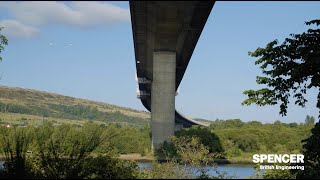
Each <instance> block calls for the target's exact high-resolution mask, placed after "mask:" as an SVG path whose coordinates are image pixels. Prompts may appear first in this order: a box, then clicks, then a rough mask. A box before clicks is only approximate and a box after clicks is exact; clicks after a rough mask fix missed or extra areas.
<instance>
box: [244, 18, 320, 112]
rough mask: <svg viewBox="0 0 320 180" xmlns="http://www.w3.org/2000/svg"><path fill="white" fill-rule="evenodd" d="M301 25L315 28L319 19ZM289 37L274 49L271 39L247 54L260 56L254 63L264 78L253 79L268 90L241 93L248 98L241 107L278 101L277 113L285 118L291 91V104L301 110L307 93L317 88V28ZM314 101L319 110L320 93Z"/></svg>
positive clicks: (319, 84)
mask: <svg viewBox="0 0 320 180" xmlns="http://www.w3.org/2000/svg"><path fill="white" fill-rule="evenodd" d="M305 24H306V25H313V24H315V25H316V26H319V24H320V19H318V20H313V21H309V22H306V23H305ZM290 36H291V38H286V39H285V41H284V42H283V43H282V44H281V45H279V46H276V45H277V44H278V41H277V40H274V41H272V42H270V43H268V44H267V46H266V47H265V48H258V49H256V50H255V51H254V52H249V55H250V56H252V57H260V59H258V60H257V61H256V62H255V64H256V65H258V64H261V66H260V68H261V69H262V73H263V74H265V75H266V76H265V77H261V76H257V79H256V82H257V83H258V84H264V85H267V87H268V88H262V89H260V90H256V91H255V90H246V91H244V92H243V93H244V94H245V95H247V96H248V99H246V100H244V101H243V102H242V105H251V104H253V103H255V104H257V105H259V106H264V105H275V104H277V103H278V102H279V101H280V102H281V104H280V114H281V115H286V113H287V107H288V106H287V105H288V103H289V97H290V93H291V92H293V98H295V100H296V101H295V104H297V105H299V106H302V107H304V106H305V103H306V102H307V99H305V97H304V95H305V94H306V92H307V90H308V89H311V88H317V89H319V88H320V59H319V58H320V29H309V30H308V31H307V32H304V33H302V34H290ZM317 99H318V100H317V105H316V106H317V108H319V109H320V91H319V93H318V97H317ZM319 118H320V115H319Z"/></svg>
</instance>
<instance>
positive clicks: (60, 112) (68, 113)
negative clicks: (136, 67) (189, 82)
mask: <svg viewBox="0 0 320 180" xmlns="http://www.w3.org/2000/svg"><path fill="white" fill-rule="evenodd" d="M0 112H10V113H20V114H31V115H38V116H43V117H55V118H65V119H78V120H96V121H104V122H109V123H111V122H113V123H114V122H126V123H130V124H134V125H136V126H139V127H143V126H144V125H146V121H145V119H143V118H138V117H134V116H128V115H125V114H123V113H120V112H119V111H116V112H102V111H99V110H98V109H97V108H96V107H91V106H84V105H62V104H59V105H58V104H48V107H43V106H41V107H39V106H26V105H19V104H5V103H2V102H0Z"/></svg>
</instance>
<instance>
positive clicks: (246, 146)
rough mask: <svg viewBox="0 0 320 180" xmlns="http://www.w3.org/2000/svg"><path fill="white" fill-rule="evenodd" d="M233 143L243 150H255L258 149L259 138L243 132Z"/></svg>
mask: <svg viewBox="0 0 320 180" xmlns="http://www.w3.org/2000/svg"><path fill="white" fill-rule="evenodd" d="M234 142H235V144H236V146H238V148H239V149H241V150H242V151H244V152H255V151H258V150H259V147H260V144H259V138H258V136H256V135H249V134H244V135H240V136H237V137H236V138H235V141H234Z"/></svg>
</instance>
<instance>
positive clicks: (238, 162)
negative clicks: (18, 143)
mask: <svg viewBox="0 0 320 180" xmlns="http://www.w3.org/2000/svg"><path fill="white" fill-rule="evenodd" d="M118 158H119V159H121V160H125V161H137V162H152V161H154V160H155V157H154V156H141V155H140V154H121V155H120V156H119V157H118ZM4 160H5V158H4V156H3V155H0V161H4ZM158 161H160V162H165V161H166V160H164V159H160V160H158ZM213 163H216V164H220V165H225V164H232V165H255V163H253V162H252V161H250V160H233V159H214V160H213Z"/></svg>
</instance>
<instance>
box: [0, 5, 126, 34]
mask: <svg viewBox="0 0 320 180" xmlns="http://www.w3.org/2000/svg"><path fill="white" fill-rule="evenodd" d="M0 8H5V9H7V10H8V11H9V13H11V15H12V16H13V17H14V18H15V19H14V20H2V21H1V22H16V24H20V26H17V28H18V27H21V28H24V29H22V30H25V29H26V27H28V28H29V29H33V30H36V29H37V27H39V26H43V25H46V24H60V25H69V26H76V27H93V26H110V25H112V24H116V23H120V22H130V11H129V9H125V8H121V7H118V6H115V5H112V4H110V3H106V2H90V1H87V2H85V1H75V2H70V4H69V5H67V4H64V3H62V2H55V1H39V2H38V1H22V2H0ZM0 20H1V19H0ZM9 24H10V23H9ZM11 24H12V23H11ZM7 25H8V24H0V26H4V27H5V28H7V27H6V26H7ZM23 25H24V26H23ZM7 29H9V28H7ZM22 30H21V31H22ZM31 34H32V33H31Z"/></svg>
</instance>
